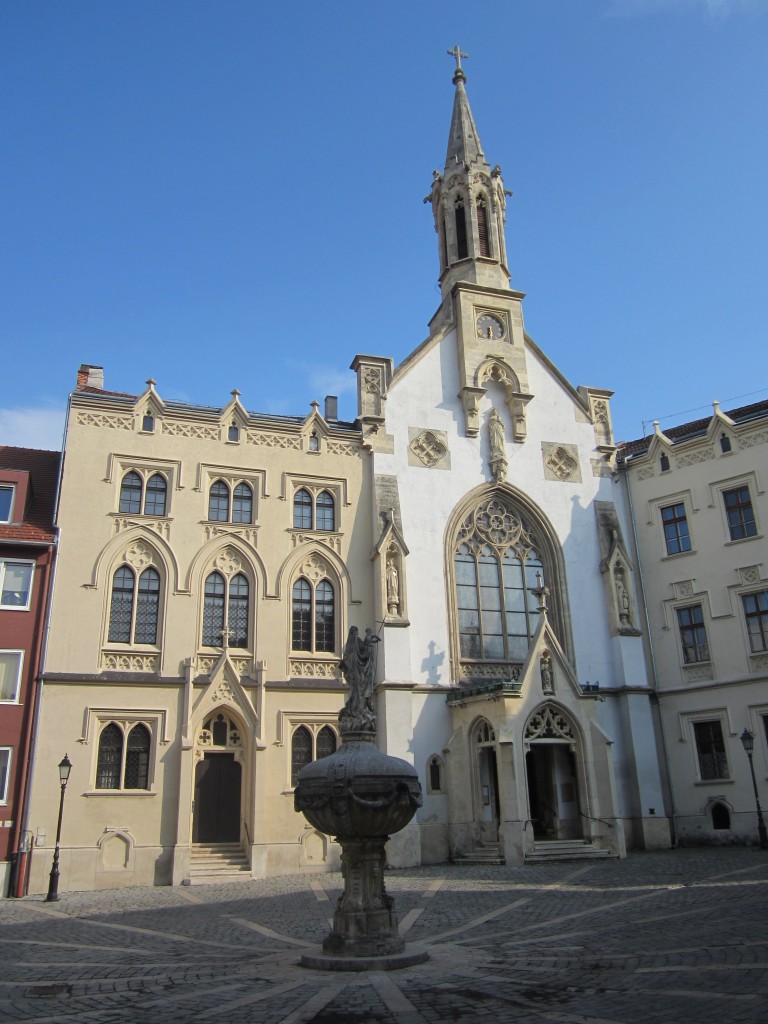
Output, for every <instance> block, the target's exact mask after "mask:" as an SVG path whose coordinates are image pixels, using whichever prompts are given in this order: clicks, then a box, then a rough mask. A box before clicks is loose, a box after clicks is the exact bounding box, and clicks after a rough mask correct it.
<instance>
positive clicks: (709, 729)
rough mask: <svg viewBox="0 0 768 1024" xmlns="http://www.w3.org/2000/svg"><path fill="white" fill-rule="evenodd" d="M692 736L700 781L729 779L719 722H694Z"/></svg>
mask: <svg viewBox="0 0 768 1024" xmlns="http://www.w3.org/2000/svg"><path fill="white" fill-rule="evenodd" d="M693 735H694V738H695V740H696V755H697V757H698V760H699V777H700V778H701V779H702V780H706V779H728V778H730V773H729V771H728V758H727V756H726V753H725V741H724V739H723V727H722V724H721V722H720V720H719V719H713V720H712V721H709V722H694V723H693Z"/></svg>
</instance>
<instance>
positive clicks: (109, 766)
mask: <svg viewBox="0 0 768 1024" xmlns="http://www.w3.org/2000/svg"><path fill="white" fill-rule="evenodd" d="M151 745H152V736H151V733H150V731H149V729H148V728H147V726H146V725H144V724H143V723H142V722H138V723H136V724H135V725H133V726H132V727H131V728H130V731H129V732H128V734H127V736H126V734H125V730H124V729H123V727H122V726H120V725H118V724H117V722H109V723H108V724H107V725H105V726H104V728H103V729H102V730H101V735H100V736H99V752H98V758H97V762H96V789H149V756H150V751H151Z"/></svg>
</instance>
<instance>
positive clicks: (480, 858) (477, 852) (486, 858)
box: [452, 841, 507, 865]
mask: <svg viewBox="0 0 768 1024" xmlns="http://www.w3.org/2000/svg"><path fill="white" fill-rule="evenodd" d="M452 859H453V863H454V864H486V865H490V864H495V865H502V864H506V863H507V862H506V860H505V859H504V854H503V853H502V852H501V846H500V845H499V844H498V843H489V842H485V841H481V842H479V843H478V844H477V845H476V846H475V847H474V849H473V850H470V851H469V852H468V853H457V854H455V855H454V857H453V858H452Z"/></svg>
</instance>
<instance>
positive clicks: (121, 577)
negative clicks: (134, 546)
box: [107, 565, 160, 644]
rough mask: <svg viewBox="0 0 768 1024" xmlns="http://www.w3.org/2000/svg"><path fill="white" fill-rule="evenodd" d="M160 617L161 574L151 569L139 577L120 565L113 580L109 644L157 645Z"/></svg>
mask: <svg viewBox="0 0 768 1024" xmlns="http://www.w3.org/2000/svg"><path fill="white" fill-rule="evenodd" d="M159 615H160V573H159V572H158V571H157V569H153V568H152V567H151V566H150V567H149V568H147V569H145V570H144V571H143V572H142V573H141V574H140V576H139V585H138V596H137V594H136V575H135V573H134V571H133V569H131V568H129V567H128V566H127V565H121V566H120V568H119V569H118V570H117V571H116V572H115V575H114V576H113V577H112V598H111V602H110V607H109V632H108V634H107V641H108V642H109V643H111V644H130V643H131V642H133V643H135V644H156V643H157V626H158V620H159Z"/></svg>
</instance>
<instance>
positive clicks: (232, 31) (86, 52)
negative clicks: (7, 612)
mask: <svg viewBox="0 0 768 1024" xmlns="http://www.w3.org/2000/svg"><path fill="white" fill-rule="evenodd" d="M457 41H458V42H459V43H460V44H461V47H462V49H463V50H464V51H465V52H467V53H468V54H469V55H470V56H469V59H468V60H467V61H465V70H466V73H467V78H468V84H467V89H468V93H469V97H470V101H471V104H472V109H473V113H474V115H475V120H476V122H477V125H478V129H479V131H480V136H481V139H482V142H483V146H484V149H485V152H486V155H487V157H488V159H489V161H490V162H491V164H492V165H493V164H496V163H499V164H501V167H502V170H503V173H504V179H505V184H506V186H507V188H510V189H511V190H512V191H513V192H514V198H513V199H512V200H511V201H510V203H509V205H508V219H507V241H508V250H509V256H510V263H511V273H512V285H513V287H515V288H518V289H520V290H522V291H524V292H526V293H527V298H526V301H525V304H524V309H525V317H526V328H527V330H528V332H529V333H530V334H531V336H532V337H533V338H534V339H535V340H536V342H537V343H538V344H539V345H540V346H541V347H542V348H543V349H544V351H545V352H546V353H547V354H548V355H549V357H550V358H551V359H552V360H553V361H554V362H555V363H556V364H557V365H558V366H559V367H560V369H561V370H562V371H563V372H564V373H565V374H566V376H567V377H568V378H569V379H570V380H571V381H572V383H574V384H587V385H592V386H596V387H606V388H612V389H613V390H614V391H615V392H616V395H615V397H614V399H613V415H614V425H615V428H616V434H617V437H619V438H625V439H629V438H633V437H637V436H640V435H641V434H642V433H643V421H644V420H645V421H651V420H653V419H654V418H659V419H660V420H661V422H662V426H664V425H672V424H673V423H675V422H680V421H681V420H684V419H689V418H693V417H696V416H700V415H706V407H707V406H708V404H709V403H711V401H712V400H713V399H718V400H720V401H721V402H723V403H724V405H725V406H726V407H727V405H739V404H746V403H747V402H750V401H757V400H759V399H761V398H766V397H768V356H766V344H765V334H766V332H765V326H764V319H765V314H764V308H763V307H764V300H765V296H766V292H767V290H768V289H767V288H766V266H767V265H768V260H767V259H766V249H767V248H768V189H766V182H768V133H766V129H765V116H766V115H765V111H766V100H767V99H768V88H767V86H768V60H767V59H766V54H768V0H505V2H502V0H497V2H496V3H495V4H494V3H492V4H485V5H474V4H467V3H466V2H454V0H441V2H432V0H416V2H414V0H410V2H408V3H406V2H401V0H387V2H379V3H375V2H363V0H358V2H352V0H326V2H324V3H317V2H315V3H310V2H306V0H294V2H292V3H285V4H266V3H257V2H256V0H218V2H214V0H130V2H128V0H66V2H60V0H25V2H21V0H15V2H13V0H4V2H3V3H2V4H0V103H1V105H2V106H1V108H0V132H2V138H3V139H4V142H5V145H4V147H3V148H4V154H3V156H2V163H0V195H2V197H3V199H2V224H1V225H0V231H1V233H2V239H3V241H2V243H0V245H1V246H2V262H1V264H0V331H1V332H2V350H3V358H2V365H3V371H4V372H3V378H4V379H5V381H6V387H5V388H4V389H3V393H2V397H1V398H0V443H6V444H20V445H31V446H34V447H54V448H55V447H58V444H59V440H60V436H61V427H62V423H63V408H64V403H65V400H66V395H67V393H68V391H69V390H70V389H71V388H72V387H73V385H74V381H75V374H76V371H77V367H78V366H79V364H80V363H81V362H87V363H96V364H101V365H103V366H104V368H105V375H106V387H107V388H110V389H113V390H116V391H127V392H131V393H139V392H140V391H141V390H143V387H144V381H145V380H146V378H148V377H150V376H152V377H154V378H156V379H157V380H158V382H159V383H158V390H159V392H160V394H161V395H162V396H164V397H166V398H174V399H181V400H185V401H191V402H199V403H202V404H206V405H224V404H225V403H226V402H227V401H228V400H229V392H230V391H231V390H232V388H234V387H237V388H238V389H239V390H240V391H241V392H242V401H243V402H244V404H245V405H246V407H247V408H248V409H251V410H254V411H266V412H287V413H292V414H304V413H305V412H306V411H308V409H309V403H310V402H311V401H312V400H313V399H315V398H317V399H318V400H320V401H322V398H323V396H324V395H325V394H328V393H336V394H338V395H339V396H340V415H341V416H342V417H345V418H353V417H354V415H355V413H356V406H355V399H354V375H353V374H352V373H351V371H349V370H348V369H347V368H348V366H349V364H350V362H351V360H352V358H353V357H354V355H355V354H356V353H358V352H364V353H372V354H377V355H388V356H391V357H393V358H394V360H395V362H399V361H400V360H401V359H403V358H404V357H405V356H406V355H407V353H408V352H409V351H411V350H412V349H413V348H414V347H415V346H416V345H417V344H419V343H420V342H421V341H422V340H423V339H424V337H425V336H426V333H427V322H428V320H429V319H430V317H431V316H432V314H433V313H434V311H435V309H436V307H437V305H438V302H439V291H438V288H437V284H436V279H437V262H438V261H437V246H436V236H435V233H434V228H433V223H432V217H431V212H430V209H429V207H428V206H424V205H423V203H422V199H423V197H424V196H425V195H426V194H427V193H428V191H429V189H430V185H431V177H432V170H433V169H434V168H436V167H440V168H442V164H443V160H444V157H445V147H446V142H447V136H448V125H449V120H450V112H451V106H452V101H453V86H452V85H451V74H452V67H453V62H452V60H451V58H450V57H448V56H447V55H446V50H447V49H448V48H450V47H452V46H453V45H454V44H455V43H456V42H457ZM10 382H12V383H13V385H14V386H13V387H8V384H9V383H10ZM702 407H704V408H702Z"/></svg>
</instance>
